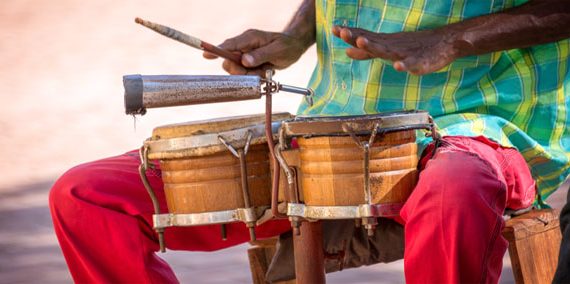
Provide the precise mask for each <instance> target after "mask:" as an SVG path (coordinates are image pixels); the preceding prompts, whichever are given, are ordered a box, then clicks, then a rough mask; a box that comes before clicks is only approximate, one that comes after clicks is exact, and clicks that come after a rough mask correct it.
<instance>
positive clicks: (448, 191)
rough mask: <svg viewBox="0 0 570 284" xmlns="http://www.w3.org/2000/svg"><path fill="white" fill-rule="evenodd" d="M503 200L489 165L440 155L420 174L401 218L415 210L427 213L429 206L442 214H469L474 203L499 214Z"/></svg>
mask: <svg viewBox="0 0 570 284" xmlns="http://www.w3.org/2000/svg"><path fill="white" fill-rule="evenodd" d="M506 197H507V192H506V187H505V183H504V182H503V181H502V180H501V179H500V177H499V175H498V174H497V173H496V172H495V170H494V169H493V167H491V166H490V165H489V162H487V161H484V160H483V159H481V158H480V157H479V156H477V155H475V154H471V153H467V152H452V151H443V152H440V153H438V154H437V155H436V156H435V158H433V159H431V160H430V161H429V162H428V163H427V164H426V167H425V168H424V169H423V170H422V171H421V172H420V176H419V179H418V184H417V185H416V187H415V189H414V191H413V192H412V194H411V196H410V198H409V199H408V201H407V202H406V204H405V206H404V208H403V210H402V213H403V214H402V217H403V218H404V220H406V219H407V217H408V216H409V215H410V214H411V213H414V211H416V210H419V209H422V208H423V209H430V208H429V207H430V206H429V204H432V206H437V207H440V208H445V210H451V211H469V210H470V209H471V207H472V206H473V204H474V203H476V202H483V203H485V204H487V206H488V208H489V209H492V210H494V211H496V212H499V211H501V212H502V211H503V210H504V206H505V203H506ZM417 213H419V212H415V213H414V214H417Z"/></svg>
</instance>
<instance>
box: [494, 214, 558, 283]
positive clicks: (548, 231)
mask: <svg viewBox="0 0 570 284" xmlns="http://www.w3.org/2000/svg"><path fill="white" fill-rule="evenodd" d="M558 216H559V212H558V211H557V210H551V209H547V210H534V211H530V212H528V213H525V214H522V215H520V216H517V217H514V218H512V219H510V220H508V221H507V222H506V225H505V228H504V229H503V236H504V237H505V238H506V239H507V240H508V241H509V255H510V257H511V263H512V268H513V274H514V276H515V281H516V283H517V284H521V283H551V282H552V279H553V277H554V273H555V271H556V266H557V264H558V252H559V248H560V241H561V238H562V237H561V233H560V228H559V226H560V223H559V219H558V218H559V217H558Z"/></svg>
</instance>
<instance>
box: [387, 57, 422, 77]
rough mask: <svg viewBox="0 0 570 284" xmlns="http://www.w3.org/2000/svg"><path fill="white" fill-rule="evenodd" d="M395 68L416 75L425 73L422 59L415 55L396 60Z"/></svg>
mask: <svg viewBox="0 0 570 284" xmlns="http://www.w3.org/2000/svg"><path fill="white" fill-rule="evenodd" d="M393 66H394V69H396V70H398V71H408V72H410V73H412V74H414V75H421V74H423V73H424V68H423V67H424V66H423V65H422V64H421V62H420V60H418V58H416V57H414V56H408V57H406V58H404V60H399V61H396V62H394V64H393Z"/></svg>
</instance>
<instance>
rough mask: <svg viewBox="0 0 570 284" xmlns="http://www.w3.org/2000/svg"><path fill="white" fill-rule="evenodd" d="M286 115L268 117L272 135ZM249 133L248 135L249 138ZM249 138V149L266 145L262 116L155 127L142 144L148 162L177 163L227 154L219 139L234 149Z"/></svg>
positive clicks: (241, 145)
mask: <svg viewBox="0 0 570 284" xmlns="http://www.w3.org/2000/svg"><path fill="white" fill-rule="evenodd" d="M291 118H293V116H292V115H291V114H290V113H275V114H273V115H272V125H271V127H272V132H273V133H274V134H276V133H277V131H278V129H279V127H280V126H281V122H282V121H283V120H286V119H291ZM249 133H251V134H249ZM248 135H251V142H250V144H251V145H256V144H261V143H266V142H267V139H266V137H265V114H257V115H245V116H233V117H224V118H216V119H210V120H199V121H191V122H186V123H177V124H170V125H164V126H159V127H157V128H155V129H154V130H153V132H152V137H151V138H149V139H147V140H146V141H145V143H144V144H145V146H147V147H148V148H149V154H148V157H149V159H177V158H184V157H192V156H204V155H210V154H215V153H217V152H221V151H225V150H227V148H226V146H224V144H223V143H222V142H221V141H220V137H221V138H223V139H224V140H225V141H227V142H228V143H229V144H230V145H232V146H233V147H235V148H240V147H243V146H244V145H245V142H246V140H247V136H248Z"/></svg>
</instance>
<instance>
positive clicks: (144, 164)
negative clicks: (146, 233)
mask: <svg viewBox="0 0 570 284" xmlns="http://www.w3.org/2000/svg"><path fill="white" fill-rule="evenodd" d="M148 150H149V148H148V146H147V145H145V146H142V147H141V149H140V151H139V154H140V160H141V164H140V166H139V174H140V176H141V180H142V182H143V185H144V187H145V189H146V191H147V192H148V195H149V196H150V199H151V201H152V206H153V207H154V216H156V215H160V203H159V202H158V199H157V198H156V194H155V193H154V190H153V189H152V186H151V185H150V182H149V181H148V178H147V176H146V170H147V169H148V168H149V162H148ZM153 218H154V217H153ZM156 224H157V223H156V222H154V229H155V231H156V233H157V234H158V244H159V246H160V252H165V251H166V244H165V242H164V228H160V227H157V225H156Z"/></svg>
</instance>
